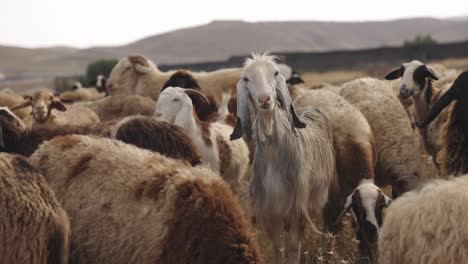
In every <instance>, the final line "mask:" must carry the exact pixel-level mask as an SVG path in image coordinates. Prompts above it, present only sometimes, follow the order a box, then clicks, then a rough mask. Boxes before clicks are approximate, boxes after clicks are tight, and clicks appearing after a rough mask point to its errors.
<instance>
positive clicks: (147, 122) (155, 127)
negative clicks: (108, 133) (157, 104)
mask: <svg viewBox="0 0 468 264" xmlns="http://www.w3.org/2000/svg"><path fill="white" fill-rule="evenodd" d="M113 138H115V139H118V140H121V141H123V142H125V143H128V144H133V145H135V146H137V147H139V148H144V149H149V150H151V151H155V152H159V153H161V154H164V155H166V156H167V157H170V158H174V159H182V160H185V161H187V162H189V163H190V164H191V165H192V166H196V165H199V164H201V160H200V155H199V154H198V152H197V149H196V148H195V146H194V145H193V142H192V140H191V139H190V138H189V137H188V136H187V134H185V132H184V131H183V130H182V129H181V128H179V127H178V126H176V125H173V124H170V123H168V122H164V121H161V120H158V119H157V118H155V117H148V116H131V117H128V118H124V119H123V120H122V121H120V122H119V123H118V124H117V126H116V129H115V135H113Z"/></svg>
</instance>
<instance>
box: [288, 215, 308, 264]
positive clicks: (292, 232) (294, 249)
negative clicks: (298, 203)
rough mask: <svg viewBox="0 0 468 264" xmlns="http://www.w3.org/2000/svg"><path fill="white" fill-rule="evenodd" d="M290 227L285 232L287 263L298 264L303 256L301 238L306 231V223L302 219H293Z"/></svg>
mask: <svg viewBox="0 0 468 264" xmlns="http://www.w3.org/2000/svg"><path fill="white" fill-rule="evenodd" d="M288 229H289V230H287V231H286V232H285V239H286V242H285V255H286V263H288V264H298V263H299V260H300V258H301V240H302V234H303V233H304V231H305V230H304V225H303V224H301V223H300V221H293V223H291V224H290V226H289V228H288Z"/></svg>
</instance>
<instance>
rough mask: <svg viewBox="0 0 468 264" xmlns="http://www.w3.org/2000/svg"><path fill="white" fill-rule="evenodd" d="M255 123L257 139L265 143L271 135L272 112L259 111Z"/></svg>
mask: <svg viewBox="0 0 468 264" xmlns="http://www.w3.org/2000/svg"><path fill="white" fill-rule="evenodd" d="M257 122H258V123H257V126H258V129H257V131H258V139H259V140H260V141H265V140H266V137H269V136H271V135H272V134H273V111H260V112H259V117H258V119H257Z"/></svg>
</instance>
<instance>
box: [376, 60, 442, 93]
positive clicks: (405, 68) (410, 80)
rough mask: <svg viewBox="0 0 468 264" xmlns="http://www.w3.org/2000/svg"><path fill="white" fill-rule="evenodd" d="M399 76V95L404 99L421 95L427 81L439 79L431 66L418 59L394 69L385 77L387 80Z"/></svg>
mask: <svg viewBox="0 0 468 264" xmlns="http://www.w3.org/2000/svg"><path fill="white" fill-rule="evenodd" d="M398 78H401V83H400V90H399V97H400V98H402V99H408V98H409V97H411V96H418V95H420V94H421V93H422V91H423V90H424V88H425V87H426V83H427V81H432V80H438V77H437V76H436V75H435V73H434V71H433V70H432V69H431V68H429V67H427V66H426V65H424V64H423V63H422V62H420V61H417V60H413V61H411V62H408V63H404V64H403V65H401V67H400V68H399V69H395V70H393V71H392V72H390V73H389V74H387V76H386V77H385V79H386V80H395V79H398Z"/></svg>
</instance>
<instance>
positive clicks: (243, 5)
mask: <svg viewBox="0 0 468 264" xmlns="http://www.w3.org/2000/svg"><path fill="white" fill-rule="evenodd" d="M460 15H468V1H467V0H439V1H434V0H430V1H429V0H386V1H382V0H373V1H363V0H319V1H314V0H308V1H300V0H283V1H273V0H270V1H263V0H262V1H257V0H229V1H221V0H216V1H212V0H188V1H187V0H153V1H142V0H131V1H121V0H112V1H111V0H78V1H69V0H1V2H0V44H7V45H20V46H24V47H42V46H54V45H67V46H74V47H89V46H96V45H98V46H102V45H120V44H125V43H129V42H132V41H135V40H138V39H141V38H143V37H146V36H150V35H153V34H157V33H162V32H166V31H170V30H174V29H178V28H182V27H188V26H195V25H200V24H205V23H208V22H210V21H212V20H214V19H236V20H246V21H273V20H274V21H277V20H328V21H330V20H332V21H362V20H387V19H393V18H407V17H415V16H431V17H438V18H445V17H452V16H460Z"/></svg>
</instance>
